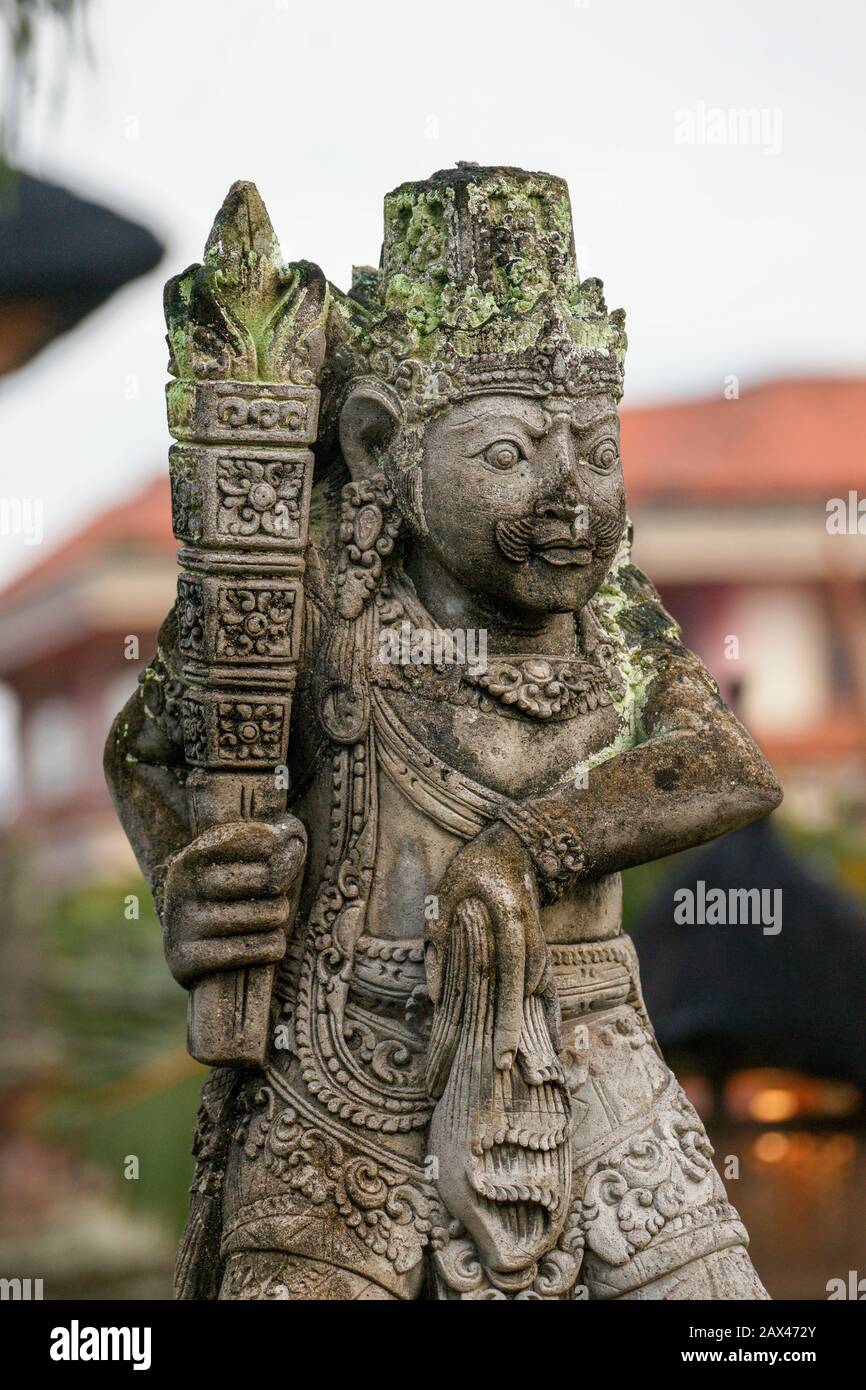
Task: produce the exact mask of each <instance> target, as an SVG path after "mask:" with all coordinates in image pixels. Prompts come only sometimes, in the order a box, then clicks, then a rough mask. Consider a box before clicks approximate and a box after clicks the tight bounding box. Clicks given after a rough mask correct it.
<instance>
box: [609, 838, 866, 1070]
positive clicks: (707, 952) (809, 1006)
mask: <svg viewBox="0 0 866 1390" xmlns="http://www.w3.org/2000/svg"><path fill="white" fill-rule="evenodd" d="M699 881H702V882H703V883H704V884H705V885H706V891H709V889H710V888H721V889H724V890H725V892H726V894H727V892H728V890H730V889H742V888H759V889H761V888H766V889H771V890H772V889H776V888H780V889H781V890H782V900H781V901H782V917H781V921H782V929H781V931H780V932H779V934H778V935H776V936H773V935H765V934H764V932H763V930H762V926H761V925H760V924H756V925H751V924H748V923H743V922H741V923H739V924H728V925H724V926H722V925H709V924H704V925H701V924H699V923H695V924H694V925H689V924H681V923H678V922H676V921H675V920H674V906H675V899H674V894H675V892H676V891H677V889H681V888H690V889H692V891H694V892H695V893H696V894H697V893H698V891H699V890H698V883H699ZM634 937H635V943H636V945H637V948H638V952H639V954H640V961H641V974H642V977H643V983H644V990H645V994H646V1001H647V1005H648V1007H649V1011H650V1014H651V1016H652V1019H653V1022H654V1024H655V1027H656V1031H657V1033H658V1038H659V1042H660V1043H661V1045H662V1047H663V1048H665V1049H670V1050H671V1051H674V1050H676V1051H680V1052H688V1053H689V1055H690V1056H692V1057H694V1058H695V1059H697V1060H699V1061H700V1062H701V1063H702V1064H703V1065H704V1066H705V1068H706V1070H707V1071H708V1073H710V1074H711V1075H714V1076H715V1077H716V1079H718V1077H719V1073H720V1072H721V1071H731V1070H734V1069H736V1068H741V1067H784V1068H791V1069H793V1070H797V1071H801V1072H806V1073H809V1074H811V1075H813V1076H820V1077H828V1078H837V1079H840V1080H845V1081H850V1082H854V1083H855V1084H857V1085H860V1086H866V1008H864V1004H866V912H864V911H863V909H862V908H861V907H860V906H859V905H858V904H857V903H855V902H853V901H852V900H850V899H849V898H847V897H846V896H845V895H843V894H842V893H841V892H840V891H839V890H838V889H837V888H835V887H834V886H833V885H831V884H829V883H825V882H822V881H821V880H820V879H819V878H817V877H815V876H813V875H812V874H811V873H809V872H807V870H806V869H804V868H803V867H802V865H801V864H800V863H799V862H798V861H797V859H796V857H795V856H794V855H793V854H792V853H791V851H790V850H789V849H788V848H787V847H786V846H785V845H784V843H783V842H782V840H781V839H780V838H779V836H778V835H777V833H776V831H775V830H774V829H773V827H772V825H771V824H770V823H769V822H768V821H758V822H756V823H755V824H754V825H749V826H746V827H745V828H744V829H742V830H739V831H736V832H735V833H734V834H731V835H726V836H724V837H723V838H722V839H720V840H716V841H714V842H713V844H711V845H708V846H707V847H706V848H704V849H701V850H699V851H697V852H696V853H694V854H692V855H690V856H689V857H688V858H687V859H686V860H684V861H682V863H681V865H680V867H679V869H678V870H676V871H675V872H674V873H672V874H671V875H670V876H669V877H668V878H667V879H666V880H665V882H664V883H663V885H662V887H661V888H660V890H659V891H658V892H657V894H656V895H655V897H654V898H653V899H652V901H651V902H650V904H649V906H648V907H646V908H645V910H644V911H643V913H642V914H641V916H640V917H639V920H638V922H637V924H636V926H635V929H634Z"/></svg>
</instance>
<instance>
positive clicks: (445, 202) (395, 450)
mask: <svg viewBox="0 0 866 1390" xmlns="http://www.w3.org/2000/svg"><path fill="white" fill-rule="evenodd" d="M601 288H602V287H601V284H600V282H599V281H597V280H587V281H584V282H583V283H581V282H580V279H579V277H578V274H577V267H576V264H575V257H574V244H573V236H572V225H571V209H570V205H569V199H568V190H567V188H566V185H565V184H564V183H563V181H562V180H561V179H557V178H553V177H552V176H550V175H548V174H530V173H524V172H522V171H520V170H513V169H480V168H478V167H476V166H459V167H458V168H457V169H455V170H447V171H443V172H442V173H439V174H435V175H434V176H433V178H432V179H429V180H427V181H426V182H424V183H415V184H405V185H403V186H401V187H400V188H398V189H397V190H396V191H395V192H394V193H391V194H389V195H388V197H387V198H386V200H385V241H384V246H383V250H382V263H381V267H380V270H379V272H378V275H376V274H374V273H373V272H363V273H362V274H361V275H360V276H359V277H358V283H357V284H356V288H355V291H354V297H353V298H352V299H351V300H344V301H343V306H344V307H343V312H344V316H345V319H346V322H347V326H348V328H349V337H350V341H351V342H352V345H353V349H352V350H353V353H354V363H355V368H354V373H353V377H352V382H351V386H350V388H349V391H348V395H347V398H346V400H345V403H344V405H343V408H342V414H341V419H340V438H341V444H342V451H343V455H344V457H345V459H346V462H347V464H348V466H349V468H350V470H351V472H352V474H353V476H354V477H355V478H361V477H364V476H369V475H372V474H374V473H379V472H384V474H385V477H386V479H387V482H388V484H389V486H390V487H391V489H392V490H393V492H394V494H395V496H396V498H397V500H398V504H399V506H400V509H401V511H402V513H403V515H404V517H405V519H406V521H407V523H408V526H409V528H410V529H411V532H412V535H413V538H414V539H413V543H414V544H416V545H420V546H423V547H425V548H426V550H427V552H428V553H429V554H431V555H432V556H433V557H434V558H435V560H436V561H437V562H438V564H439V565H440V566H442V567H443V568H444V569H445V570H447V571H448V572H449V573H450V574H451V575H452V576H453V577H454V578H456V579H457V580H459V581H460V582H462V583H463V584H464V585H465V586H466V587H467V588H468V589H470V590H471V591H472V592H473V593H475V594H480V595H482V596H489V597H491V598H495V599H496V601H497V603H499V604H500V605H503V606H509V607H513V608H515V609H521V610H524V611H526V612H530V613H552V612H567V611H576V610H577V609H579V608H581V607H582V606H583V605H584V604H585V603H586V602H587V600H588V599H589V598H591V596H592V595H593V593H594V592H595V591H596V589H597V588H598V587H599V585H600V584H601V583H602V581H603V579H604V577H605V575H606V573H607V571H608V569H609V567H610V564H611V561H612V560H613V558H614V555H615V554H616V551H617V548H618V544H619V541H620V537H621V535H622V530H623V526H624V524H625V495H624V490H623V480H622V471H621V467H620V458H619V422H618V418H617V403H618V401H619V397H620V394H621V391H622V370H623V357H624V353H625V333H624V328H623V315H622V313H621V312H616V313H613V314H608V313H607V310H606V307H605V304H604V300H603V298H602V292H601Z"/></svg>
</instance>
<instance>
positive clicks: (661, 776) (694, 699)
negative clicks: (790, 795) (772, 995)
mask: <svg viewBox="0 0 866 1390" xmlns="http://www.w3.org/2000/svg"><path fill="white" fill-rule="evenodd" d="M166 309H167V318H168V325H169V345H170V350H171V361H170V370H171V372H172V374H173V375H174V377H175V378H176V380H175V381H173V382H172V384H171V385H170V386H169V389H168V400H169V420H170V425H171V428H172V432H173V433H174V434H175V437H176V438H177V440H178V441H179V442H178V443H177V444H176V445H175V446H174V448H173V450H172V465H171V466H172V485H173V512H174V518H173V519H174V527H175V531H176V534H177V535H178V537H179V539H180V540H181V541H182V542H183V549H182V550H181V552H180V556H179V558H180V562H181V566H182V570H181V576H180V579H179V584H178V602H177V605H176V607H175V609H174V611H173V612H172V613H171V614H170V615H169V617H168V618H167V620H166V622H165V624H164V627H163V629H162V632H161V634H160V640H159V651H158V654H157V656H156V658H155V659H154V660H153V662H152V663H151V664H150V666H149V667H148V668H147V670H146V671H145V672H144V673H143V676H142V679H141V686H140V690H139V692H138V693H137V695H136V696H134V697H133V698H132V700H131V701H130V702H129V704H128V705H127V707H126V709H125V710H124V711H123V712H122V714H121V715H120V716H119V718H118V720H117V722H116V724H115V727H114V730H113V732H112V735H111V737H110V739H109V743H108V749H107V755H106V766H107V774H108V780H109V783H110V786H111V789H112V793H113V796H114V799H115V802H116V805H117V809H118V813H119V815H120V817H121V819H122V821H123V824H124V826H125V828H126V830H127V833H128V835H129V837H130V840H131V841H132V844H133V846H134V848H135V851H136V853H137V855H138V858H139V861H140V863H141V866H142V869H143V871H144V873H145V874H146V875H147V877H148V880H149V882H150V884H151V887H152V890H153V894H154V899H155V901H156V904H157V908H158V911H159V914H160V918H161V921H162V924H163V929H164V935H165V947H166V954H167V957H168V963H169V966H170V968H171V970H172V972H173V974H174V976H175V978H176V979H177V980H178V981H179V982H180V983H181V984H182V985H184V986H185V987H186V988H187V989H188V990H189V991H190V1000H191V1007H190V1030H189V1045H190V1050H191V1052H192V1053H193V1055H194V1056H197V1057H198V1058H199V1059H200V1060H203V1061H207V1062H209V1063H212V1064H214V1065H213V1070H212V1071H211V1072H210V1074H209V1076H208V1080H207V1081H206V1082H205V1085H204V1090H203V1093H202V1100H201V1109H200V1112H199V1118H198V1126H197V1130H196V1138H195V1148H194V1151H195V1155H196V1160H197V1162H196V1170H195V1177H194V1181H193V1186H192V1193H191V1203H190V1213H189V1220H188V1224H187V1228H186V1231H185V1234H184V1237H183V1240H182V1244H181V1248H180V1251H179V1255H178V1264H177V1276H176V1292H177V1296H178V1297H179V1298H223V1299H260V1298H282V1299H354V1298H358V1299H370V1298H372V1299H389V1298H391V1299H393V1298H397V1299H415V1298H422V1297H423V1298H443V1299H459V1298H469V1299H477V1298H480V1299H488V1298H491V1299H510V1298H517V1299H527V1298H528V1299H559V1300H562V1299H582V1298H589V1299H613V1298H625V1299H713V1298H723V1299H761V1298H766V1297H767V1294H766V1292H765V1291H764V1289H763V1287H762V1285H761V1283H760V1281H759V1279H758V1277H757V1275H756V1274H755V1271H754V1269H753V1267H752V1265H751V1263H750V1261H749V1258H748V1255H747V1253H746V1245H747V1235H746V1232H745V1230H744V1228H743V1226H742V1224H741V1222H740V1220H739V1218H738V1216H737V1213H736V1211H735V1210H734V1208H733V1207H732V1206H731V1205H730V1204H729V1202H728V1201H727V1199H726V1195H725V1191H724V1189H723V1187H722V1183H721V1180H720V1178H719V1177H718V1175H717V1173H716V1171H715V1169H714V1167H713V1164H712V1149H711V1147H710V1144H709V1141H708V1139H707V1136H706V1134H705V1132H704V1128H703V1125H702V1124H701V1121H700V1119H699V1118H698V1116H697V1114H696V1113H695V1111H694V1109H693V1108H692V1106H691V1105H690V1104H689V1102H688V1100H687V1099H686V1097H685V1096H684V1094H683V1092H682V1090H681V1089H680V1087H679V1086H678V1084H677V1082H676V1080H675V1078H674V1076H673V1075H672V1073H671V1072H670V1071H669V1069H668V1068H667V1066H666V1065H665V1063H664V1060H663V1058H662V1056H661V1054H660V1052H659V1049H658V1046H657V1044H656V1042H655V1039H654V1036H653V1032H652V1026H651V1024H650V1021H649V1019H648V1017H647V1015H646V1011H645V1008H644V1005H643V1001H642V997H641V990H640V983H639V978H638V971H637V964H636V960H635V955H634V951H633V948H632V946H631V943H630V941H629V939H628V938H627V937H625V936H623V935H622V932H621V921H620V918H621V911H620V905H621V885H620V870H622V869H625V868H628V867H629V866H631V865H634V864H639V863H642V862H644V861H646V860H649V859H654V858H657V857H659V856H661V855H666V854H670V853H672V852H673V851H675V850H680V849H683V848H686V847H687V846H690V845H696V844H700V843H701V842H703V841H706V840H709V839H711V838H712V837H713V836H716V835H719V834H722V833H724V832H726V831H729V830H731V829H733V828H734V827H736V826H739V825H742V824H744V823H745V822H747V821H750V820H753V819H755V818H756V817H759V816H763V815H766V814H767V812H769V811H771V810H772V809H773V807H775V806H776V805H777V804H778V802H779V800H780V795H781V793H780V790H779V787H778V785H777V782H776V779H775V778H774V776H773V773H772V771H771V769H770V768H769V767H768V765H767V763H766V762H765V760H764V759H763V757H762V756H761V754H760V753H759V752H758V750H757V749H756V747H755V745H754V744H753V742H752V741H751V739H750V738H749V736H748V734H747V733H746V732H745V730H744V729H743V728H742V727H741V725H740V724H739V723H738V722H737V720H736V719H735V718H734V716H733V715H732V714H731V713H730V711H729V710H728V709H727V708H726V707H725V705H724V704H723V703H722V701H721V699H720V697H719V693H718V690H717V688H716V686H715V684H714V682H713V680H712V678H711V677H710V676H709V675H708V673H707V671H706V670H705V669H704V667H703V666H702V664H701V662H700V661H699V660H698V659H697V658H696V657H695V656H694V655H693V654H692V653H691V652H689V651H687V650H686V649H685V648H684V646H683V645H682V642H681V640H680V635H679V631H678V629H677V626H676V624H675V623H674V621H673V620H672V619H671V618H670V616H669V615H668V614H667V613H666V612H665V610H664V608H663V607H662V605H661V602H660V600H659V597H658V595H657V593H656V591H655V590H654V589H653V587H652V585H651V584H650V582H649V581H648V580H647V579H646V577H645V576H644V575H643V574H642V573H641V572H640V571H639V570H638V569H636V568H635V566H634V565H633V564H632V563H631V560H630V540H631V535H630V527H629V524H628V521H627V517H626V505H625V494H624V489H623V477H622V471H621V467H620V453H619V442H618V439H619V431H618V419H617V404H618V401H619V398H620V395H621V392H622V380H623V358H624V353H625V346H626V339H625V332H624V316H623V314H622V312H621V311H616V312H614V313H608V311H607V309H606V306H605V303H604V299H603V297H602V286H601V283H600V282H599V281H598V280H584V281H581V280H580V278H579V276H578V271H577V266H576V264H575V257H574V243H573V235H572V222H571V209H570V205H569V199H568V191H567V188H566V186H565V184H564V183H563V181H562V180H560V179H557V178H553V177H551V176H550V175H548V174H538V173H526V172H523V171H521V170H518V169H508V168H489V169H488V168H480V167H478V166H476V165H472V164H461V165H458V167H457V168H456V169H451V170H445V171H442V172H440V173H437V174H435V175H434V176H433V177H432V178H430V179H428V180H426V181H425V182H420V183H408V184H404V185H402V186H401V187H400V188H398V189H396V190H395V191H394V192H393V193H391V194H389V195H388V197H387V198H386V200H385V237H384V246H383V249H382V259H381V266H380V269H379V270H378V272H376V271H374V270H371V269H369V268H367V267H362V268H359V269H356V271H355V275H354V284H353V286H352V289H351V291H350V293H349V294H348V295H344V294H341V293H340V292H339V291H338V290H336V289H335V288H334V287H333V286H330V285H329V284H327V282H326V281H325V279H324V277H323V276H322V274H321V272H320V271H319V270H318V269H317V267H315V266H312V265H310V264H309V263H307V262H300V263H298V264H296V265H284V264H283V262H282V261H281V259H280V256H279V249H278V247H277V245H276V241H275V239H274V236H273V232H272V229H271V227H270V223H269V221H268V219H267V214H266V213H265V210H264V207H263V205H262V204H261V201H260V199H259V198H258V195H257V193H256V191H255V189H254V188H253V187H252V186H251V185H249V184H236V185H235V186H234V188H233V189H232V190H231V192H230V194H229V197H228V198H227V200H226V203H225V204H224V206H223V208H222V210H221V212H220V214H219V216H218V218H217V221H216V224H215V226H214V231H213V233H212V234H211V238H210V241H209V242H208V246H207V248H206V253H205V260H204V263H203V265H201V266H198V267H192V268H191V269H190V270H189V271H187V272H185V274H184V275H182V276H180V277H178V278H177V279H176V280H174V281H172V282H170V284H169V286H168V287H167V292H166ZM313 460H315V464H313ZM290 716H291V722H290ZM711 987H712V982H711V981H700V980H696V981H695V988H696V989H701V988H711Z"/></svg>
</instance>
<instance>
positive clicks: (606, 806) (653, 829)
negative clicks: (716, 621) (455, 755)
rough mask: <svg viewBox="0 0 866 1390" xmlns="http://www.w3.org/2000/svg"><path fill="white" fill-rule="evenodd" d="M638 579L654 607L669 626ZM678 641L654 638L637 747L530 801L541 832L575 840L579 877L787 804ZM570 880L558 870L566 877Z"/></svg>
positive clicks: (695, 841)
mask: <svg viewBox="0 0 866 1390" xmlns="http://www.w3.org/2000/svg"><path fill="white" fill-rule="evenodd" d="M641 579H642V581H643V585H644V593H645V594H646V595H648V596H650V604H652V605H656V606H657V611H658V614H659V615H661V616H663V617H664V618H665V619H667V614H665V613H664V609H663V608H662V607H661V601H660V600H659V598H658V595H657V594H656V593H655V590H654V589H653V588H652V586H651V585H650V584H649V582H648V581H646V580H643V576H641ZM668 621H670V620H668ZM659 626H660V627H661V623H660V624H659ZM674 634H675V635H674ZM678 638H679V634H678V632H677V630H676V628H675V627H674V626H673V625H671V627H670V628H669V630H668V632H667V633H666V634H665V637H664V640H659V639H650V641H651V643H652V647H651V650H650V651H649V653H648V655H649V657H650V669H651V670H652V672H653V674H652V676H651V678H650V680H649V682H648V685H647V688H646V691H645V693H644V697H643V699H642V701H641V704H640V708H639V720H638V725H639V727H638V735H637V739H638V741H637V742H636V743H635V744H634V746H632V747H630V748H627V749H625V750H624V751H622V752H620V753H618V754H616V755H615V756H614V757H612V758H609V759H608V760H607V761H605V762H602V763H600V764H598V765H597V766H596V767H593V768H592V769H591V770H590V772H589V774H588V776H587V777H586V778H585V779H584V780H585V781H586V782H587V785H586V786H583V787H581V786H577V785H564V786H562V787H560V788H558V789H557V790H556V791H555V792H554V793H553V794H552V795H548V796H543V797H538V798H533V799H529V800H527V801H526V802H524V803H523V809H524V810H526V811H527V812H528V813H529V815H530V817H532V818H535V819H536V820H537V821H538V823H539V824H540V825H542V826H546V827H548V828H549V829H550V831H551V832H553V833H554V834H557V833H558V834H559V835H561V836H565V837H566V840H567V839H568V838H570V839H571V840H572V841H573V846H571V847H570V848H569V847H568V846H567V844H566V840H564V841H563V846H564V847H565V848H564V855H563V856H560V858H561V859H562V858H568V857H569V855H570V854H571V857H572V858H573V862H574V865H575V866H577V864H578V861H579V862H580V867H579V868H578V869H577V873H578V875H579V877H581V878H594V877H597V876H598V875H600V874H606V873H612V872H614V871H616V870H618V869H627V868H630V867H632V866H633V865H635V864H643V863H645V862H646V861H647V860H650V859H658V858H660V857H661V856H663V855H666V854H673V853H675V852H676V851H678V850H683V849H689V848H691V847H692V846H694V845H700V844H703V843H705V842H706V841H707V840H712V839H713V838H714V837H715V836H717V835H723V834H726V833H727V832H728V831H730V830H736V829H737V827H739V826H741V825H746V824H747V823H748V822H749V821H753V820H757V819H758V818H759V817H761V816H765V815H767V814H768V813H769V812H770V811H772V810H773V809H774V808H775V807H776V806H778V804H779V802H780V801H781V799H782V790H781V787H780V786H779V783H778V781H777V779H776V776H775V774H774V772H773V770H772V768H771V767H770V765H769V763H768V762H767V760H766V758H765V757H764V756H763V754H762V753H761V752H760V750H759V749H758V747H757V746H756V744H755V742H754V740H753V739H752V738H751V737H750V735H749V734H748V733H747V731H746V730H745V729H744V728H743V726H742V724H740V722H739V720H738V719H737V718H736V717H735V716H734V715H733V714H732V712H731V711H730V710H729V709H728V707H727V706H726V705H725V703H724V701H723V700H722V698H721V696H720V694H719V691H718V687H717V686H716V683H715V681H714V680H713V678H712V676H711V675H710V674H709V672H708V671H707V669H706V667H705V666H704V665H703V663H702V662H701V661H700V659H699V658H698V657H697V656H696V655H695V654H694V653H693V652H690V651H689V650H688V649H687V648H686V647H684V646H683V645H682V643H681V642H680V641H679V640H678ZM527 824H528V825H529V824H531V822H530V821H529V820H528V821H527ZM534 848H535V849H537V845H536V846H534ZM571 851H573V853H571ZM563 871H564V872H563ZM553 877H554V878H555V877H556V876H555V875H554V876H553ZM567 877H568V873H567V865H565V864H561V870H560V878H561V879H566V880H567ZM554 886H556V885H554ZM560 886H561V885H560Z"/></svg>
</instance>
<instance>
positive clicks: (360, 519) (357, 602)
mask: <svg viewBox="0 0 866 1390" xmlns="http://www.w3.org/2000/svg"><path fill="white" fill-rule="evenodd" d="M342 498H343V505H342V511H341V518H340V532H339V535H340V542H341V546H342V548H341V551H340V558H339V561H338V564H337V575H336V581H335V582H336V588H337V594H336V604H337V612H338V613H339V615H340V617H341V618H346V619H350V620H351V619H353V618H359V617H360V616H361V613H362V612H363V610H364V608H365V606H366V604H367V603H368V602H369V601H370V599H371V598H372V596H373V594H374V593H375V592H376V589H377V588H378V587H379V584H380V583H381V582H382V575H383V573H384V566H383V563H382V562H383V560H385V559H387V557H388V556H389V555H390V554H391V553H392V551H393V549H394V544H395V542H396V540H397V537H398V535H399V534H400V527H401V524H402V517H401V516H400V513H399V510H398V509H397V507H396V506H395V499H394V493H393V492H392V490H391V488H390V487H389V486H388V484H387V482H386V480H385V477H384V475H383V474H382V473H376V474H375V475H374V476H373V477H371V478H364V479H362V480H361V481H359V482H351V483H347V484H346V486H345V487H344V488H343V492H342Z"/></svg>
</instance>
